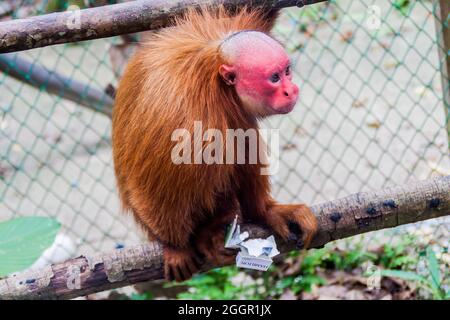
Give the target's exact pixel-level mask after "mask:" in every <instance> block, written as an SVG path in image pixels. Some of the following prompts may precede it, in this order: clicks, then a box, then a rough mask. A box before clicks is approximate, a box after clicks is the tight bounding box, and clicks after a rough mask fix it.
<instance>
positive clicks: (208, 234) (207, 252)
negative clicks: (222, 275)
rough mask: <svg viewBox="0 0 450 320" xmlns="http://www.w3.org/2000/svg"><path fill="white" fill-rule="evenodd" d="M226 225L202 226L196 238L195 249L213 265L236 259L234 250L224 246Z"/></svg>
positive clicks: (226, 263) (231, 261)
mask: <svg viewBox="0 0 450 320" xmlns="http://www.w3.org/2000/svg"><path fill="white" fill-rule="evenodd" d="M226 227H227V225H220V226H216V227H213V228H211V227H208V228H203V229H202V230H201V231H200V232H199V233H198V235H197V238H196V246H197V249H198V250H199V251H200V253H201V254H203V255H204V256H205V257H206V259H207V260H208V261H209V262H211V263H212V264H214V265H215V266H223V265H229V264H233V263H234V261H235V260H236V253H237V252H236V250H233V249H227V248H225V233H226Z"/></svg>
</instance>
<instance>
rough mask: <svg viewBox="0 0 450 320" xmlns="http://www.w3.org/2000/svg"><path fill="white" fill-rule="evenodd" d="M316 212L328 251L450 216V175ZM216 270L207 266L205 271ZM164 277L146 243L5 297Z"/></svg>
mask: <svg viewBox="0 0 450 320" xmlns="http://www.w3.org/2000/svg"><path fill="white" fill-rule="evenodd" d="M312 209H313V211H314V212H315V214H316V215H317V218H318V220H319V230H318V233H317V235H316V237H315V238H314V240H313V242H312V247H322V246H323V245H325V244H326V243H328V242H331V241H333V240H337V239H343V238H346V237H350V236H354V235H357V234H361V233H366V232H369V231H373V230H380V229H384V228H392V227H395V226H399V225H403V224H407V223H413V222H417V221H421V220H426V219H432V218H437V217H442V216H446V215H450V176H446V177H439V178H434V179H429V180H424V181H415V182H411V183H409V184H407V185H404V186H396V187H390V188H386V189H383V190H380V191H375V192H360V193H357V194H354V195H351V196H348V197H345V198H342V199H338V200H334V201H329V202H325V203H322V204H318V205H315V206H313V207H312ZM243 228H244V230H247V231H249V232H250V235H251V237H267V236H269V235H270V234H271V233H272V232H270V231H269V230H266V229H263V228H261V227H258V226H256V225H244V226H243ZM277 242H278V247H279V249H280V251H281V252H282V253H287V252H289V251H291V250H293V249H295V243H285V242H282V241H281V240H280V239H277ZM279 258H282V255H280V256H279ZM212 267H215V266H212V265H206V264H205V265H204V266H203V267H202V270H203V271H206V270H209V269H211V268H212ZM162 277H163V257H162V247H161V245H160V244H159V243H157V242H153V243H145V244H141V245H136V246H133V247H129V248H125V249H119V250H115V251H112V252H109V253H100V254H96V255H86V256H80V257H78V258H75V259H71V260H68V261H65V262H63V263H59V264H55V265H52V266H48V267H46V268H44V269H42V270H39V271H33V272H24V273H21V274H18V275H15V276H11V277H9V278H5V279H2V280H0V299H71V298H75V297H79V296H85V295H88V294H92V293H95V292H100V291H104V290H108V289H113V288H119V287H124V286H127V285H130V284H135V283H138V282H143V281H149V280H156V279H161V278H162Z"/></svg>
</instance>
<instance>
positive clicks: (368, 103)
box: [0, 0, 450, 256]
mask: <svg viewBox="0 0 450 320" xmlns="http://www.w3.org/2000/svg"><path fill="white" fill-rule="evenodd" d="M17 2H20V6H18V7H17V8H16V9H15V10H14V11H13V12H12V14H11V16H12V17H13V18H18V17H24V16H27V15H36V14H43V13H45V11H46V8H47V1H17ZM438 12H439V2H438V1H398V0H391V1H370V0H356V1H350V0H338V1H330V2H328V3H324V4H317V5H311V6H307V7H304V8H302V9H299V8H290V9H285V10H284V11H283V14H282V16H281V18H280V21H279V23H278V25H277V26H276V28H275V31H274V35H275V36H276V37H277V38H278V39H279V40H281V41H282V42H283V43H284V44H285V45H286V48H287V49H288V51H289V54H290V55H291V57H292V61H293V69H294V72H295V80H296V82H297V83H298V84H299V87H300V99H299V103H298V105H297V106H296V108H295V109H294V111H293V112H292V113H290V114H289V115H286V116H277V117H275V118H271V119H269V120H267V121H265V123H264V126H269V127H273V128H279V129H280V133H281V150H280V152H281V163H280V170H279V172H278V173H277V174H276V175H275V176H273V194H274V197H275V198H276V199H279V200H280V201H282V202H299V201H302V202H305V203H310V204H313V203H318V202H321V201H324V200H332V199H336V198H338V197H342V196H345V195H348V194H350V193H354V192H358V191H368V190H375V189H380V188H383V187H386V186H389V185H393V184H403V183H406V182H407V181H410V180H414V179H426V178H429V177H432V176H436V175H449V174H450V157H449V148H450V144H449V138H448V134H449V132H448V128H449V126H448V123H449V118H448V117H449V116H448V114H449V104H448V103H449V101H447V102H445V101H444V96H445V93H448V91H449V87H448V84H449V79H448V78H444V79H443V78H442V77H443V75H444V76H445V73H443V72H444V70H445V68H446V64H445V57H446V55H448V54H449V51H448V50H449V48H448V47H447V48H445V47H444V44H443V42H440V41H439V36H438V35H439V34H440V33H441V32H442V28H444V27H445V26H447V27H448V17H446V19H447V22H446V24H445V23H444V22H443V21H442V20H443V19H441V20H439V19H440V18H439V14H438ZM378 14H379V15H378ZM5 19H6V18H5ZM124 43H125V42H124V40H123V38H121V37H116V38H110V39H101V40H95V41H87V42H82V43H76V44H67V45H57V46H50V47H46V48H42V49H34V50H30V51H26V52H20V53H16V54H11V55H7V57H8V68H7V69H8V70H6V71H5V70H3V73H2V74H1V75H0V199H1V201H0V221H2V220H7V219H10V218H14V217H19V216H30V215H33V216H34V215H37V216H50V217H55V218H56V219H57V220H58V221H60V222H61V223H62V225H63V230H62V232H63V233H64V234H65V235H66V236H67V238H68V239H70V241H71V242H72V243H73V244H75V246H69V247H70V248H72V249H71V251H70V250H68V251H69V252H68V253H67V255H68V256H75V255H78V254H80V253H89V252H98V251H106V250H109V249H112V248H114V247H116V246H122V245H130V244H133V243H136V242H140V241H142V240H143V237H142V236H141V235H140V233H139V231H138V230H137V228H136V226H135V224H134V222H133V221H132V220H131V218H130V217H128V216H126V215H124V214H121V213H120V211H119V203H118V196H117V192H116V188H115V178H114V173H113V166H112V157H111V122H110V119H109V117H108V116H105V115H104V114H102V113H99V112H95V111H92V110H90V109H88V108H86V105H87V104H88V103H83V102H81V103H76V102H73V101H70V100H69V99H66V98H64V96H65V95H64V92H65V91H64V90H65V89H64V88H63V89H62V90H61V89H60V90H59V91H57V92H56V94H54V93H53V94H51V93H49V92H48V81H47V82H46V81H42V82H40V83H39V82H38V83H37V85H35V86H32V85H30V84H28V83H25V82H24V80H23V79H22V80H18V79H17V76H16V77H15V76H13V73H14V70H19V69H20V70H21V71H20V72H19V74H20V76H19V78H20V77H22V78H25V81H26V79H29V78H30V77H31V74H32V73H33V71H36V70H38V69H39V68H40V67H44V68H46V69H47V70H49V71H51V72H53V73H58V74H60V75H62V76H64V77H66V78H68V79H69V83H70V81H77V82H79V83H82V84H84V86H85V89H86V88H88V87H89V88H96V89H97V90H99V92H101V93H102V95H104V96H105V97H104V99H102V98H100V100H101V101H103V102H105V101H108V94H107V92H108V90H107V88H111V87H116V86H117V83H118V78H119V75H118V74H120V72H119V71H118V70H121V69H122V68H123V66H124V64H125V61H124V60H121V59H118V58H117V53H118V52H121V53H123V52H124V51H126V50H122V49H123V48H124V47H126V44H124ZM118 49H120V50H121V51H120V50H118ZM4 57H6V55H3V57H2V55H0V58H2V59H4ZM447 59H448V57H447ZM0 61H1V59H0ZM23 61H28V62H29V63H30V65H29V66H27V67H26V68H25V69H24V68H23ZM21 66H22V68H21ZM86 90H87V89H86ZM86 90H85V91H82V93H83V92H86ZM81 96H83V95H81ZM405 232H407V233H416V234H420V235H421V237H422V238H423V237H429V238H432V239H433V241H437V243H439V244H440V246H441V247H442V248H448V245H449V243H448V239H449V238H450V237H449V232H450V220H449V219H438V220H433V221H428V222H422V223H416V224H414V225H411V226H406V227H400V228H396V229H393V230H389V231H387V232H386V231H381V232H375V233H371V234H367V235H365V236H363V237H358V242H359V241H360V240H361V239H362V238H363V239H364V240H367V243H368V244H367V245H369V244H371V243H376V244H380V243H382V242H383V241H393V240H392V239H393V238H392V237H393V236H394V235H396V234H399V233H405ZM352 241H353V242H355V240H354V239H353V240H352V239H350V240H348V241H346V242H345V245H348V244H349V243H351V242H352ZM343 243H344V242H343Z"/></svg>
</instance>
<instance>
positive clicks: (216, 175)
mask: <svg viewBox="0 0 450 320" xmlns="http://www.w3.org/2000/svg"><path fill="white" fill-rule="evenodd" d="M274 16H275V15H272V17H274ZM273 21H274V19H273V18H272V19H269V18H268V16H267V15H266V14H265V13H264V12H263V11H261V10H247V9H244V10H241V11H239V12H237V13H235V14H233V15H232V14H230V13H228V12H227V11H226V10H225V9H223V8H219V9H217V10H210V9H202V10H200V11H196V10H189V11H188V12H187V13H186V15H185V16H183V17H182V18H178V19H176V21H175V25H174V26H172V27H169V28H166V29H163V30H161V31H159V32H157V33H153V34H151V35H150V36H149V38H148V39H147V40H146V41H145V42H144V43H143V45H142V48H141V49H140V50H139V51H138V52H137V53H136V55H135V56H134V57H133V58H132V59H131V60H130V62H129V65H128V67H127V68H126V71H125V73H124V76H123V78H122V80H121V82H120V85H119V88H118V91H117V96H116V103H115V107H114V114H113V133H112V138H113V157H114V168H115V173H116V177H117V185H118V190H119V195H120V199H121V203H122V206H123V208H124V209H125V210H128V211H131V212H132V213H133V214H134V216H135V218H136V220H137V222H139V223H140V225H141V226H142V227H143V229H144V230H145V231H146V232H147V233H148V235H149V238H150V239H158V240H160V241H161V242H162V243H163V244H165V246H166V247H167V248H169V247H170V248H171V249H170V250H169V249H167V250H166V251H165V258H166V264H173V265H178V266H179V268H180V269H181V271H180V275H178V277H177V276H170V275H168V273H170V270H167V269H166V277H168V278H176V279H177V280H179V279H185V278H186V277H189V276H190V275H191V274H192V273H193V272H195V270H192V269H195V268H193V267H192V263H191V262H189V263H186V264H185V267H186V268H187V269H189V270H188V271H187V272H185V270H183V261H182V260H183V258H182V257H184V259H185V260H186V259H188V258H187V257H188V256H189V254H190V253H192V252H193V251H190V250H191V248H192V244H193V242H195V241H197V243H198V241H200V242H201V241H203V240H201V239H197V240H195V239H193V237H194V235H195V234H196V233H198V234H204V232H202V230H203V229H205V228H208V227H207V225H208V224H209V223H212V225H213V226H214V227H211V231H212V232H216V229H215V228H218V226H217V220H218V219H219V218H216V217H218V216H224V217H228V216H229V218H230V219H232V216H233V215H228V216H227V213H229V212H237V211H239V212H241V213H242V215H243V216H244V217H245V218H247V219H253V220H257V221H261V222H263V223H267V224H268V225H270V226H272V227H274V229H275V230H276V231H279V233H281V235H282V236H283V237H287V236H288V234H287V233H286V229H283V228H282V227H279V228H277V227H276V226H275V225H273V223H275V224H279V223H281V222H280V220H279V219H278V220H277V219H268V218H267V217H266V216H267V215H270V214H274V213H273V212H272V211H276V209H274V208H276V205H275V203H274V201H273V200H272V199H271V197H270V185H269V180H268V177H267V176H263V175H260V165H258V164H257V165H219V164H217V165H206V164H201V165H199V164H191V165H186V164H183V165H175V164H173V163H172V160H171V150H172V149H173V147H174V146H175V144H176V142H173V141H171V135H172V132H173V131H174V130H175V129H177V128H186V129H188V130H190V131H192V130H193V123H194V121H195V120H199V121H202V124H203V129H204V130H205V129H207V128H216V129H219V130H221V131H222V132H225V130H226V129H229V128H230V129H235V128H242V129H244V130H246V129H249V128H255V129H256V128H257V119H256V117H255V116H254V115H251V114H248V113H246V112H245V111H244V109H243V108H242V107H241V106H240V102H239V98H238V97H237V95H236V93H235V92H234V89H233V88H232V87H230V86H227V85H226V84H225V83H224V82H223V81H222V79H221V78H220V76H219V73H218V70H219V67H220V65H221V64H222V63H224V61H223V59H222V57H221V56H220V52H219V44H220V42H221V40H223V39H224V38H225V37H226V36H228V35H229V34H231V33H233V32H237V31H240V30H249V29H251V30H259V31H263V32H268V31H269V30H270V28H271V27H272V25H273ZM230 203H233V204H235V205H234V206H229V204H230ZM306 217H308V220H312V218H311V217H312V216H309V215H306ZM228 221H229V220H228ZM314 221H315V220H314ZM223 223H226V221H223ZM313 224H314V223H313ZM221 225H222V226H223V224H221ZM209 226H211V224H209ZM277 229H278V230H277ZM312 229H314V228H312ZM210 235H211V233H210ZM206 237H208V236H207V235H204V236H203V239H204V238H206ZM200 238H202V237H200ZM177 248H178V249H179V251H178V253H177V251H176V250H177ZM205 250H207V249H205ZM169 251H170V252H169ZM203 251H204V250H203ZM203 254H206V255H207V256H208V254H207V252H203ZM177 255H178V256H177ZM177 257H181V258H179V259H177ZM177 272H178V271H175V273H177Z"/></svg>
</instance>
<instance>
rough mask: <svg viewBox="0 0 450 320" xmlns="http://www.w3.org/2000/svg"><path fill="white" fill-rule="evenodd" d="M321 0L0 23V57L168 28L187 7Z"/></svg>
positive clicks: (165, 6)
mask: <svg viewBox="0 0 450 320" xmlns="http://www.w3.org/2000/svg"><path fill="white" fill-rule="evenodd" d="M323 1H325V0H303V1H302V0H138V1H131V2H125V3H119V4H115V5H108V6H102V7H95V8H89V9H84V10H77V11H66V12H57V13H50V14H46V15H41V16H36V17H30V18H26V19H16V20H11V21H5V22H2V23H0V53H7V52H14V51H22V50H28V49H33V48H39V47H45V46H49V45H54V44H61V43H69V42H76V41H85V40H92V39H99V38H105V37H112V36H117V35H121V34H126V33H134V32H141V31H146V30H153V29H159V28H162V27H165V26H167V25H170V23H171V21H172V19H173V18H174V17H175V16H177V15H180V14H182V13H183V12H184V11H185V10H186V9H187V8H189V7H199V6H201V5H218V4H220V3H223V4H224V5H225V6H227V7H229V8H237V7H240V6H244V5H251V6H252V7H256V6H265V7H267V8H285V7H293V6H300V7H301V6H304V5H307V4H313V3H317V2H323Z"/></svg>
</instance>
